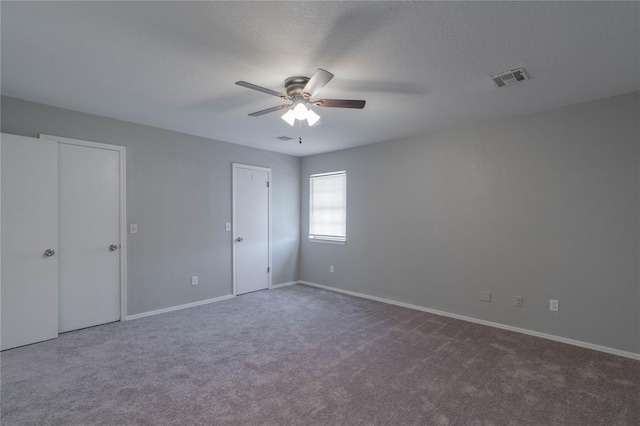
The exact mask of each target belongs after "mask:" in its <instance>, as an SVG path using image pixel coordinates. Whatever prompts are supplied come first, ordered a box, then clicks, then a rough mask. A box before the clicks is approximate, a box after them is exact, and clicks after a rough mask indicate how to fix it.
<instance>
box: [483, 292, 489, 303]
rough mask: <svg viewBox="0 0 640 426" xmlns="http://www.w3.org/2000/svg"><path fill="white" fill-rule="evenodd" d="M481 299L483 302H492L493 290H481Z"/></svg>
mask: <svg viewBox="0 0 640 426" xmlns="http://www.w3.org/2000/svg"><path fill="white" fill-rule="evenodd" d="M480 300H482V301H483V302H489V303H491V292H490V291H481V292H480Z"/></svg>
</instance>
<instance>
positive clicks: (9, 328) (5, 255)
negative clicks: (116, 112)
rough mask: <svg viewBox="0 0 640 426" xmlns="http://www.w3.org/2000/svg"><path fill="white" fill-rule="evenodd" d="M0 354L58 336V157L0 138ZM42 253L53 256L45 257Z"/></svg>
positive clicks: (47, 147)
mask: <svg viewBox="0 0 640 426" xmlns="http://www.w3.org/2000/svg"><path fill="white" fill-rule="evenodd" d="M0 145H1V146H0V152H1V154H0V157H1V161H2V164H1V165H0V170H1V171H2V177H1V182H2V191H1V192H2V201H1V205H2V238H1V239H2V248H1V250H0V251H1V252H2V288H1V290H0V291H1V294H0V298H1V299H2V306H1V310H2V318H1V321H2V330H1V331H2V343H1V347H2V349H9V348H13V347H16V346H22V345H26V344H30V343H35V342H39V341H42V340H47V339H52V338H55V337H57V336H58V252H59V249H58V198H57V194H58V170H57V167H58V166H57V162H58V154H57V144H56V143H55V142H52V141H46V140H40V139H34V138H28V137H23V136H15V135H8V134H2V137H1V142H0ZM46 249H51V250H53V251H54V252H56V253H55V254H54V255H52V256H49V257H47V256H45V255H44V252H45V250H46Z"/></svg>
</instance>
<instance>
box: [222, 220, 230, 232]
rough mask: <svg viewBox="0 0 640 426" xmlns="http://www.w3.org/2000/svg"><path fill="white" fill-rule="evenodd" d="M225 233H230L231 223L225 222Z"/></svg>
mask: <svg viewBox="0 0 640 426" xmlns="http://www.w3.org/2000/svg"><path fill="white" fill-rule="evenodd" d="M224 229H225V231H231V222H227V223H225V224H224Z"/></svg>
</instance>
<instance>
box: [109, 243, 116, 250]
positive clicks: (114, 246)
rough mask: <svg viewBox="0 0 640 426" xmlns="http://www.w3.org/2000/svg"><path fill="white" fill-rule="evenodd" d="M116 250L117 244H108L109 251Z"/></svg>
mask: <svg viewBox="0 0 640 426" xmlns="http://www.w3.org/2000/svg"><path fill="white" fill-rule="evenodd" d="M116 250H118V245H117V244H111V245H110V246H109V251H116Z"/></svg>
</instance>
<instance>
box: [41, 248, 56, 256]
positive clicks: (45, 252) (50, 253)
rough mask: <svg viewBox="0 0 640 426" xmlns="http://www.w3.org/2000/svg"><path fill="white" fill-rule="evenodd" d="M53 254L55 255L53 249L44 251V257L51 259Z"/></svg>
mask: <svg viewBox="0 0 640 426" xmlns="http://www.w3.org/2000/svg"><path fill="white" fill-rule="evenodd" d="M54 254H56V252H55V250H53V249H46V250H45V251H44V257H51V256H53V255H54Z"/></svg>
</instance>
